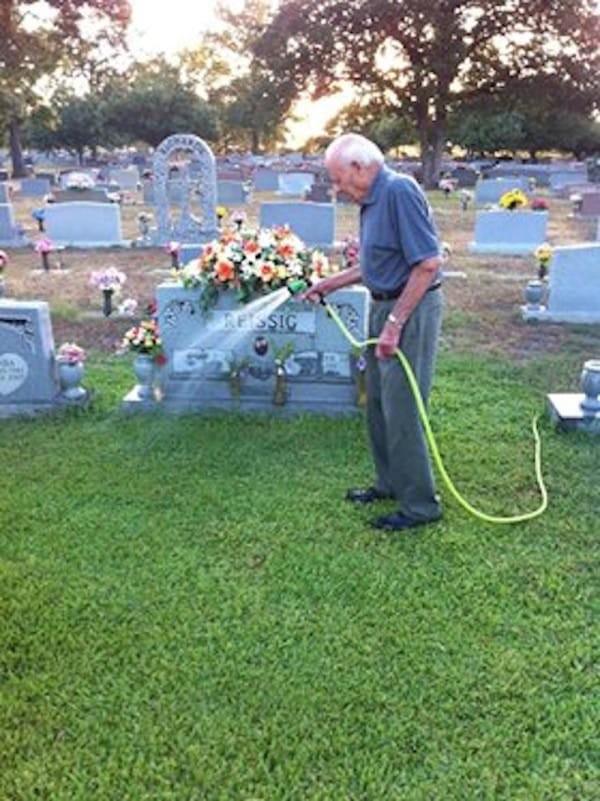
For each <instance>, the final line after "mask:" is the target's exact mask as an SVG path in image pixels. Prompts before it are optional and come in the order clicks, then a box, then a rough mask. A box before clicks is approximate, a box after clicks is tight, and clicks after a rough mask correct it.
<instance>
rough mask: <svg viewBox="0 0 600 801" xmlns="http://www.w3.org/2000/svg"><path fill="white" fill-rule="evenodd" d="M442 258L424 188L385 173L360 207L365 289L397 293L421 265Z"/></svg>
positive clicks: (382, 169) (373, 184)
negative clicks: (415, 268)
mask: <svg viewBox="0 0 600 801" xmlns="http://www.w3.org/2000/svg"><path fill="white" fill-rule="evenodd" d="M439 255H440V243H439V239H438V235H437V231H436V228H435V223H434V221H433V214H432V211H431V206H430V205H429V203H428V201H427V198H426V197H425V195H424V193H423V191H422V190H421V188H420V186H419V185H418V183H417V182H416V181H415V180H414V179H413V178H411V177H410V176H409V175H400V174H398V173H396V172H393V171H392V170H390V169H388V168H387V167H385V166H384V167H382V168H381V170H380V171H379V172H378V174H377V177H376V178H375V180H374V181H373V183H372V184H371V188H370V190H369V194H368V195H367V197H366V198H365V199H364V200H363V202H362V204H361V207H360V266H361V273H362V280H363V283H364V284H365V286H367V287H368V288H369V289H370V290H371V291H373V292H395V291H397V290H399V289H401V288H402V287H403V286H404V284H406V282H407V281H408V277H409V275H410V271H411V270H412V268H413V267H414V266H415V265H416V264H419V262H422V261H425V260H426V259H431V258H433V257H435V256H439ZM434 280H435V279H434Z"/></svg>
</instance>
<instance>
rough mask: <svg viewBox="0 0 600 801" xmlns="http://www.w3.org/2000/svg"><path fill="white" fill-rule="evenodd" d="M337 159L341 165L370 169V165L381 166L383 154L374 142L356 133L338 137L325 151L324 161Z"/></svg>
mask: <svg viewBox="0 0 600 801" xmlns="http://www.w3.org/2000/svg"><path fill="white" fill-rule="evenodd" d="M332 158H336V159H339V160H340V161H341V162H342V164H352V163H353V162H354V163H355V164H360V165H361V167H370V166H371V165H372V164H377V165H381V164H383V153H382V152H381V150H380V149H379V148H378V147H377V145H376V144H375V142H372V141H371V140H370V139H367V137H366V136H362V135H361V134H357V133H348V134H342V136H338V137H337V138H336V139H334V140H333V142H331V144H330V145H329V147H328V148H327V150H326V151H325V161H329V160H330V159H332Z"/></svg>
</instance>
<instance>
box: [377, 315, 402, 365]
mask: <svg viewBox="0 0 600 801" xmlns="http://www.w3.org/2000/svg"><path fill="white" fill-rule="evenodd" d="M401 335H402V326H401V325H399V324H397V323H392V322H390V321H389V320H388V321H387V323H386V324H385V325H384V326H383V330H382V332H381V334H380V335H379V339H378V340H377V346H376V347H375V356H377V358H378V359H391V358H392V356H393V355H394V354H395V353H396V348H398V347H399V346H400V337H401Z"/></svg>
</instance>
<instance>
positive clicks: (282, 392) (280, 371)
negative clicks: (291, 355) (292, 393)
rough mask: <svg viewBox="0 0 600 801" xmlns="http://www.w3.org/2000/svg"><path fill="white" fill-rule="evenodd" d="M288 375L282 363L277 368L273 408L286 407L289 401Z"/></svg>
mask: <svg viewBox="0 0 600 801" xmlns="http://www.w3.org/2000/svg"><path fill="white" fill-rule="evenodd" d="M287 394H288V393H287V374H286V372H285V367H284V366H283V364H281V363H280V362H279V363H277V366H276V368H275V391H274V393H273V406H284V405H285V403H286V401H287Z"/></svg>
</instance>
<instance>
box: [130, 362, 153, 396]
mask: <svg viewBox="0 0 600 801" xmlns="http://www.w3.org/2000/svg"><path fill="white" fill-rule="evenodd" d="M133 372H134V373H135V377H136V378H137V380H138V383H137V386H136V389H137V393H138V397H139V398H140V399H144V400H153V399H154V386H153V383H154V375H155V364H154V358H153V357H152V356H150V355H149V354H147V353H138V355H137V356H136V357H135V359H134V360H133Z"/></svg>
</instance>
